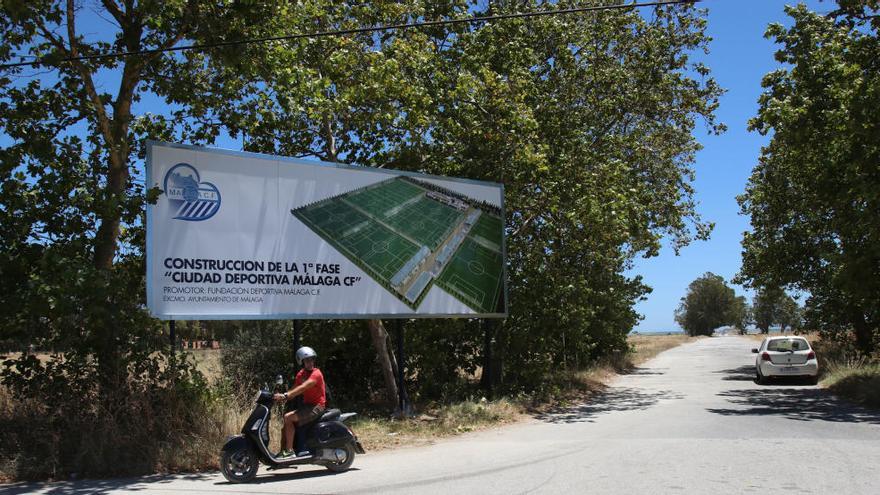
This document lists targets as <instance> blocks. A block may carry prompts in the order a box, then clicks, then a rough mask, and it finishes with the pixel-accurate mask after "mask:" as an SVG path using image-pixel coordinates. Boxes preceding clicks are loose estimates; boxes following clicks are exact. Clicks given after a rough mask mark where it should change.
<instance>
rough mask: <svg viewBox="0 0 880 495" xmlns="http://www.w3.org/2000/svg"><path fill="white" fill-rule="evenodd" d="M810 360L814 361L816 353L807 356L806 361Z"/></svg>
mask: <svg viewBox="0 0 880 495" xmlns="http://www.w3.org/2000/svg"><path fill="white" fill-rule="evenodd" d="M810 359H816V353H815V352H813V351H810V352H809V354H807V361H809V360H810Z"/></svg>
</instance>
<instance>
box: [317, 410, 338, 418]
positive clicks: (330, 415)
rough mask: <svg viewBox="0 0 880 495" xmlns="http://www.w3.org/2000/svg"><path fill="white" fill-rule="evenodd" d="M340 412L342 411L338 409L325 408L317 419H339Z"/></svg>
mask: <svg viewBox="0 0 880 495" xmlns="http://www.w3.org/2000/svg"><path fill="white" fill-rule="evenodd" d="M340 414H342V411H340V410H339V409H327V410H326V411H324V414H323V415H321V419H319V420H318V421H334V420H337V419H339V415H340Z"/></svg>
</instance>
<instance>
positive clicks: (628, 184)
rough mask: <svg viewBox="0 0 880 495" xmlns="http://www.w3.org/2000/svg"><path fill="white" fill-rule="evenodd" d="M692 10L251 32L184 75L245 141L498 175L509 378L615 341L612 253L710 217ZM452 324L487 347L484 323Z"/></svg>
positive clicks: (703, 98)
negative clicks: (307, 33)
mask: <svg viewBox="0 0 880 495" xmlns="http://www.w3.org/2000/svg"><path fill="white" fill-rule="evenodd" d="M579 4H581V2H561V3H552V4H551V3H549V2H548V3H545V2H534V3H526V4H518V6H517V7H516V8H518V9H521V10H533V9H547V8H557V7H559V8H562V7H568V6H574V5H579ZM485 8H486V7H484V6H483V5H481V4H480V3H478V2H465V1H458V2H450V3H443V4H436V3H433V2H418V1H412V2H405V3H396V2H374V3H371V4H369V5H358V6H352V5H348V4H341V5H340V4H334V5H332V6H331V5H330V3H328V2H322V1H315V2H306V3H304V4H303V5H302V8H301V10H297V11H295V12H294V11H290V12H279V11H272V15H269V14H268V11H267V14H266V15H264V16H263V17H264V18H265V23H263V24H261V25H259V26H256V27H254V29H256V31H255V32H254V35H256V36H268V35H272V34H277V32H279V31H281V30H284V31H290V30H298V29H300V30H308V29H331V28H341V27H350V26H355V25H364V24H376V23H382V22H402V21H405V20H409V19H413V18H419V17H425V18H437V17H443V16H445V17H456V16H465V15H480V14H484V13H486V11H485ZM512 8H513V7H512V6H498V5H494V4H493V5H492V6H491V9H492V12H506V11H509V10H511V9H512ZM306 12H308V13H309V14H310V15H312V16H314V17H308V16H307V15H306V14H305V13H306ZM704 28H705V22H704V20H703V19H701V18H700V16H699V15H698V12H697V11H696V10H695V9H693V8H691V7H688V6H678V7H670V8H660V9H657V10H655V11H654V12H652V15H651V16H642V15H640V14H639V13H635V12H629V13H623V12H613V13H611V12H608V13H595V14H590V15H586V16H559V17H543V18H536V19H529V20H510V21H505V22H499V23H491V24H487V25H456V26H447V27H434V28H430V29H423V30H405V31H400V32H390V33H383V34H381V35H376V36H374V35H372V34H369V35H352V36H346V37H339V38H322V39H316V40H296V41H292V42H289V43H284V44H272V45H253V46H247V47H244V48H242V49H241V50H242V53H241V57H240V58H239V59H237V61H236V63H235V64H234V65H229V64H227V63H226V61H225V60H223V59H222V58H218V59H216V60H215V59H207V58H206V57H203V56H198V55H189V56H188V57H189V62H190V63H191V64H193V65H194V66H197V67H202V66H203V65H204V64H208V66H209V67H210V68H211V70H209V71H208V72H206V74H208V76H207V79H206V80H205V82H204V84H196V83H198V81H193V82H192V83H185V84H183V87H187V88H190V87H196V88H198V89H199V90H200V91H204V94H203V93H201V92H199V94H198V96H197V98H198V100H199V101H203V102H212V104H214V105H217V106H216V107H215V110H214V112H215V113H216V115H217V118H218V119H219V120H220V121H221V122H222V123H223V125H224V127H225V128H226V129H228V130H229V132H230V133H232V134H233V135H235V136H237V135H242V136H245V137H246V141H245V147H246V149H248V150H251V151H262V152H269V153H281V154H286V155H293V156H313V157H318V158H322V159H329V160H341V161H345V162H349V163H354V164H358V165H366V166H385V167H393V168H398V169H407V170H416V171H422V172H428V173H434V174H440V175H452V176H463V177H469V178H474V179H483V180H492V181H497V182H502V183H503V184H504V185H505V206H506V213H507V218H506V226H507V252H508V255H509V266H508V267H507V274H508V279H509V293H510V299H509V301H510V308H511V316H510V318H508V320H507V321H506V322H505V323H504V325H503V326H502V327H501V328H500V329H499V330H498V332H497V334H496V343H497V347H498V349H497V355H496V357H497V359H498V360H499V363H500V364H503V369H504V373H503V376H502V380H503V381H504V382H505V384H506V385H509V386H510V387H511V388H518V387H525V388H528V387H532V386H534V384H535V383H536V380H535V379H534V377H536V376H542V374H543V373H545V372H547V371H550V370H553V369H556V367H557V366H558V365H559V364H560V363H563V364H569V363H570V364H571V365H572V366H577V365H584V364H586V363H588V362H590V361H591V360H593V359H596V358H597V357H601V356H603V355H606V354H608V353H612V352H615V351H617V350H621V349H625V347H626V343H625V336H626V334H627V332H628V331H629V330H630V329H631V328H632V327H633V325H635V323H636V322H637V321H638V315H637V314H636V312H635V311H634V310H633V306H634V304H635V302H636V301H638V300H639V299H640V298H642V297H644V295H645V294H647V293H648V291H649V288H648V287H646V286H645V285H644V284H643V283H642V281H641V279H640V278H639V277H633V278H630V277H626V276H624V275H623V272H624V271H625V270H626V269H628V268H630V267H631V266H632V261H633V259H634V258H635V257H636V256H654V255H656V254H657V252H658V251H659V249H660V245H661V240H662V239H663V238H664V237H671V238H672V244H673V245H674V246H675V247H676V248H678V247H681V246H683V245H686V244H687V243H689V242H690V241H692V240H693V239H704V238H706V237H707V236H708V234H709V231H710V229H711V225H710V224H707V223H705V222H703V221H702V220H701V219H700V218H699V216H698V215H697V213H696V211H695V205H694V201H693V189H692V186H691V182H690V181H691V179H692V177H693V170H692V164H693V161H694V156H695V152H696V151H697V150H698V148H699V145H698V143H697V142H696V141H695V140H694V138H693V136H692V132H693V131H694V128H695V127H696V124H697V120H698V119H702V120H703V121H705V123H706V124H707V126H708V128H709V130H710V132H720V131H721V130H722V129H723V126H721V125H720V124H717V123H716V122H715V121H714V117H713V112H714V110H715V108H716V106H717V99H718V96H719V95H720V94H721V90H720V89H719V88H718V86H717V85H716V84H715V82H714V80H713V79H712V78H711V77H709V74H708V69H707V68H706V67H703V66H701V65H699V64H696V63H694V62H693V61H691V60H690V59H689V56H688V54H689V52H691V51H693V50H705V49H706V48H707V38H706V36H705V34H704ZM188 72H192V71H188ZM695 73H697V74H699V75H700V76H699V77H698V78H694V77H693V74H695ZM183 77H184V80H186V79H185V78H186V74H183ZM227 88H237V89H236V91H239V93H238V94H245V95H246V97H245V98H238V97H236V98H230V97H227V96H225V95H226V94H227V93H228V89H227ZM187 101H190V100H187ZM412 326H413V327H414V328H418V329H419V330H416V332H420V331H421V329H422V328H426V329H430V328H434V324H430V323H424V322H417V323H414V324H412ZM446 326H447V327H448V328H458V324H457V323H449V324H447V325H446ZM451 331H452V330H451ZM463 334H464V339H465V342H467V343H468V344H467V346H469V347H472V348H475V349H478V348H480V339H481V336H480V335H479V334H476V335H468V334H467V332H463ZM477 359H478V358H477V357H474V358H473V361H476V360H477ZM408 364H410V363H408ZM468 366H471V364H468ZM420 373H421V372H420ZM419 376H421V375H419ZM445 376H450V375H448V374H446V375H445ZM424 383H426V384H427V383H434V382H433V381H431V380H429V379H426V380H425V381H424Z"/></svg>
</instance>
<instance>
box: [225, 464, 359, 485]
mask: <svg viewBox="0 0 880 495" xmlns="http://www.w3.org/2000/svg"><path fill="white" fill-rule="evenodd" d="M357 470H358V469H357V468H351V469H349V470H348V471H345V472H344V473H334V472H333V471H329V470H327V469H313V470H310V471H290V470H288V469H285V470H283V471H268V470H266V469H265V467H261V469H260V474H259V475H258V476H257V477H256V479H254V480H253V481H250V482H248V485H263V484H266V483H280V482H283V481H293V480H304V479H308V478H323V477H324V476H342V475H345V473H347V472H350V471H357ZM214 484H215V485H217V486H222V485H233V484H234V483H230V482H228V481H226V480H223V481H218V482H216V483H214Z"/></svg>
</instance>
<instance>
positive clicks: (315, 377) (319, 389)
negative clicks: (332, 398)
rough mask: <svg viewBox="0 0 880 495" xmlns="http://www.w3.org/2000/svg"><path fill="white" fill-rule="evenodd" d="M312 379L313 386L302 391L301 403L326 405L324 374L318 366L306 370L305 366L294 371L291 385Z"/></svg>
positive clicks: (297, 384)
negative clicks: (294, 375)
mask: <svg viewBox="0 0 880 495" xmlns="http://www.w3.org/2000/svg"><path fill="white" fill-rule="evenodd" d="M307 380H312V381H314V382H315V386H314V387H312V388H310V389H308V390H306V391H305V392H303V394H302V395H303V403H304V404H306V405H309V406H321V407H327V393H326V391H325V389H324V374H323V373H321V370H319V369H318V368H312V371H306V369H305V368H303V369H301V370H299V371H298V372H297V373H296V378H295V379H294V380H293V386H294V387H296V386H299V385H302V384H303V383H304V382H305V381H307Z"/></svg>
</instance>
